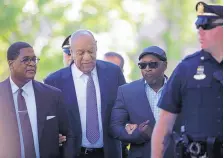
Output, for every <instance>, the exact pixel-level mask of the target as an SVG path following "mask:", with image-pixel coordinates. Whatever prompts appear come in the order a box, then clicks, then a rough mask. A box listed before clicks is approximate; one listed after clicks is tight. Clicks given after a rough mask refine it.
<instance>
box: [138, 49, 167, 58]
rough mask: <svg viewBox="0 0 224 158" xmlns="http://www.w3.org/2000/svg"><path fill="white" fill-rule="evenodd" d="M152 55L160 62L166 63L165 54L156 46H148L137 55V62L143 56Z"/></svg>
mask: <svg viewBox="0 0 224 158" xmlns="http://www.w3.org/2000/svg"><path fill="white" fill-rule="evenodd" d="M148 54H152V55H154V56H156V57H158V58H159V59H160V60H162V61H167V57H166V53H165V51H164V50H163V49H161V48H160V47H157V46H150V47H147V48H145V49H144V50H143V51H142V53H141V54H140V55H139V58H138V59H139V60H141V58H142V57H143V56H145V55H148Z"/></svg>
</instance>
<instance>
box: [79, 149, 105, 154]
mask: <svg viewBox="0 0 224 158" xmlns="http://www.w3.org/2000/svg"><path fill="white" fill-rule="evenodd" d="M101 152H103V148H85V147H81V154H84V155H86V154H90V153H101Z"/></svg>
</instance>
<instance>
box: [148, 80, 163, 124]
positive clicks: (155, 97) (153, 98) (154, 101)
mask: <svg viewBox="0 0 224 158" xmlns="http://www.w3.org/2000/svg"><path fill="white" fill-rule="evenodd" d="M166 82H167V79H166V77H164V84H163V86H162V87H161V88H160V89H159V90H158V92H155V91H154V90H153V89H152V88H151V87H150V86H149V85H148V84H147V82H146V81H145V91H146V95H147V98H148V101H149V104H150V107H151V110H152V113H153V115H154V117H155V120H156V122H157V121H158V120H159V114H160V108H159V107H158V102H159V99H160V97H161V94H162V91H163V89H164V87H165V85H166Z"/></svg>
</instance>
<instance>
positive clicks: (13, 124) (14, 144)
mask: <svg viewBox="0 0 224 158" xmlns="http://www.w3.org/2000/svg"><path fill="white" fill-rule="evenodd" d="M0 88H1V90H0V95H1V96H0V98H1V99H0V102H1V103H0V115H1V117H0V118H1V120H0V128H1V129H0V133H1V134H2V136H4V138H3V139H1V140H2V141H3V142H1V143H3V144H2V145H3V146H2V145H0V147H1V149H0V150H2V149H3V148H5V150H4V151H2V153H0V156H1V154H3V155H6V154H4V153H7V155H8V156H9V157H10V155H11V157H19V155H20V138H19V129H18V124H17V118H16V111H15V105H14V102H13V95H12V89H11V85H10V80H9V78H8V79H6V80H5V81H3V82H2V83H1V86H0ZM6 138H7V139H6Z"/></svg>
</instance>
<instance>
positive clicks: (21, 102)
mask: <svg viewBox="0 0 224 158" xmlns="http://www.w3.org/2000/svg"><path fill="white" fill-rule="evenodd" d="M22 92H23V90H22V89H19V90H18V96H17V100H18V110H19V119H20V124H21V129H22V135H23V143H24V150H25V158H35V157H36V153H35V148H34V141H33V132H32V128H31V124H30V118H29V114H28V111H27V107H26V102H25V99H24V97H23V96H22Z"/></svg>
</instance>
